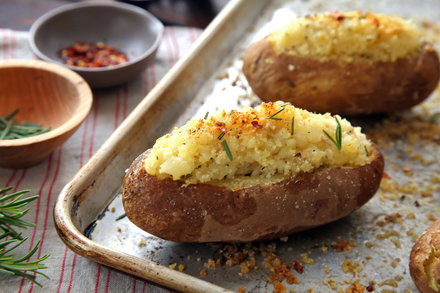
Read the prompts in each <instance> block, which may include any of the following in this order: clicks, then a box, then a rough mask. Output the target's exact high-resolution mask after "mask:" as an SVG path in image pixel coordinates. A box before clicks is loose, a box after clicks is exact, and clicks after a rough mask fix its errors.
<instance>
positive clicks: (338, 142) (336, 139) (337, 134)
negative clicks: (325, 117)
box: [322, 117, 342, 151]
mask: <svg viewBox="0 0 440 293" xmlns="http://www.w3.org/2000/svg"><path fill="white" fill-rule="evenodd" d="M335 119H336V123H337V124H338V125H337V126H336V130H335V137H334V138H333V137H331V136H330V134H328V132H327V131H325V130H324V129H323V130H322V131H323V132H324V134H325V135H327V137H328V138H329V139H330V140H331V141H332V142H333V143H334V144H335V145H336V147H337V148H338V150H339V151H341V148H342V130H341V123H339V120H338V117H335Z"/></svg>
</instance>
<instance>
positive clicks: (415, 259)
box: [409, 219, 440, 293]
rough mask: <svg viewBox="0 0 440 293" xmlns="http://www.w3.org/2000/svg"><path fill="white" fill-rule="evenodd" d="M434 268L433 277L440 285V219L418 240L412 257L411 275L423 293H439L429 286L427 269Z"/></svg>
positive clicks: (410, 263)
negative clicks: (428, 267) (429, 266)
mask: <svg viewBox="0 0 440 293" xmlns="http://www.w3.org/2000/svg"><path fill="white" fill-rule="evenodd" d="M428 264H431V266H432V273H433V277H434V278H435V280H436V282H437V284H439V285H440V219H438V220H437V221H435V222H434V223H432V224H431V225H430V226H429V227H428V229H427V230H426V232H425V233H424V234H423V235H422V236H421V237H420V238H419V240H417V242H416V244H415V245H414V247H413V249H412V250H411V255H410V262H409V268H410V274H411V277H412V279H413V281H414V284H416V286H417V288H418V289H419V290H420V292H422V293H434V292H439V291H436V290H434V289H433V288H432V287H430V286H429V277H428V276H427V271H426V269H425V268H426V267H427V266H428Z"/></svg>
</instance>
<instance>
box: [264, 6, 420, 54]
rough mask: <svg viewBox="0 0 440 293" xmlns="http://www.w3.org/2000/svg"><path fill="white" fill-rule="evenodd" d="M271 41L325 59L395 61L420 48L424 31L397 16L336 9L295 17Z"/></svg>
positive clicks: (281, 47)
mask: <svg viewBox="0 0 440 293" xmlns="http://www.w3.org/2000/svg"><path fill="white" fill-rule="evenodd" d="M269 41H270V42H271V44H272V46H273V47H274V49H275V51H277V52H278V53H282V52H284V53H287V54H292V55H298V56H304V57H313V58H314V59H318V60H319V59H321V60H323V61H324V60H328V59H338V60H340V61H345V62H352V61H357V60H371V61H395V60H396V59H398V58H403V57H408V56H411V55H412V54H414V53H415V52H417V51H418V50H419V49H420V47H421V45H422V43H423V33H422V32H421V30H420V29H419V28H418V27H417V26H416V25H415V24H414V23H413V22H412V21H411V20H405V19H403V18H400V17H397V16H389V15H384V14H372V13H362V12H360V11H354V12H346V13H341V12H337V11H336V12H328V13H324V14H315V15H309V16H306V17H301V18H297V19H294V20H292V21H291V22H290V23H289V24H288V25H287V26H285V27H282V28H279V29H278V30H275V31H273V32H272V33H271V34H270V35H269Z"/></svg>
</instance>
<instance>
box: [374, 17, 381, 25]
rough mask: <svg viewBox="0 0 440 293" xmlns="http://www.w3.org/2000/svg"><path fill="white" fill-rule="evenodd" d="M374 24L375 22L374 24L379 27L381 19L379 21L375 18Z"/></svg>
mask: <svg viewBox="0 0 440 293" xmlns="http://www.w3.org/2000/svg"><path fill="white" fill-rule="evenodd" d="M373 22H374V24H375V25H376V26H379V25H380V22H379V19H378V18H377V17H374V18H373Z"/></svg>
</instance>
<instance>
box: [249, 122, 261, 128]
mask: <svg viewBox="0 0 440 293" xmlns="http://www.w3.org/2000/svg"><path fill="white" fill-rule="evenodd" d="M251 123H252V125H253V126H255V127H257V128H259V129H263V125H260V124H258V121H252V122H251Z"/></svg>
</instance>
